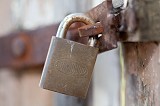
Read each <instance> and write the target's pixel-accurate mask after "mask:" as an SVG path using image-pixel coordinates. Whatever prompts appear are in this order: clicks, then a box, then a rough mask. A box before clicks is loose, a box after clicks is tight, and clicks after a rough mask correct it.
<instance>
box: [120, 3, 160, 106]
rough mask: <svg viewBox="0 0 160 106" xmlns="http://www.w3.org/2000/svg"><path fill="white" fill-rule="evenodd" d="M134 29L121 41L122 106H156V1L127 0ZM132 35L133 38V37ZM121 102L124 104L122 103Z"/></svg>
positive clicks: (159, 35) (159, 24)
mask: <svg viewBox="0 0 160 106" xmlns="http://www.w3.org/2000/svg"><path fill="white" fill-rule="evenodd" d="M130 1H132V2H133V5H132V7H133V8H134V9H135V15H136V21H137V31H136V33H134V34H129V36H130V37H131V36H132V37H133V36H134V37H135V39H132V40H131V41H136V42H141V41H145V42H143V43H133V42H132V43H123V49H122V50H123V56H124V65H125V67H124V68H122V69H123V70H125V73H124V74H125V81H126V88H125V89H126V91H125V99H123V101H122V102H124V103H125V106H160V98H159V96H160V82H159V81H160V72H159V71H160V45H159V42H154V41H160V12H159V7H160V3H159V0H130ZM134 37H133V38H134ZM123 105H124V104H123Z"/></svg>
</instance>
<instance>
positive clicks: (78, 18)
mask: <svg viewBox="0 0 160 106" xmlns="http://www.w3.org/2000/svg"><path fill="white" fill-rule="evenodd" d="M74 22H83V23H84V24H87V25H89V24H94V23H95V22H94V21H93V19H91V18H90V17H88V16H87V15H85V14H83V13H75V14H70V15H68V16H66V17H65V18H64V19H63V21H62V22H61V23H60V25H59V27H58V31H57V34H56V37H58V38H65V37H66V33H67V31H68V29H69V27H70V25H71V24H73V23H74ZM89 42H90V44H89V46H95V42H96V39H95V38H94V37H91V38H89Z"/></svg>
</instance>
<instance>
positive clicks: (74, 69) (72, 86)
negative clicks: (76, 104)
mask: <svg viewBox="0 0 160 106" xmlns="http://www.w3.org/2000/svg"><path fill="white" fill-rule="evenodd" d="M97 54H98V48H94V47H90V46H86V45H83V44H80V43H76V42H73V41H69V40H66V39H61V38H56V37H53V38H52V43H51V46H50V49H49V54H48V56H47V59H46V63H45V66H44V69H43V74H42V78H41V81H40V86H41V87H42V88H45V89H48V90H52V91H55V92H60V93H64V94H67V95H72V96H77V97H81V98H85V97H86V94H87V91H88V87H89V84H90V80H91V76H92V71H93V68H94V64H95V61H96V57H97Z"/></svg>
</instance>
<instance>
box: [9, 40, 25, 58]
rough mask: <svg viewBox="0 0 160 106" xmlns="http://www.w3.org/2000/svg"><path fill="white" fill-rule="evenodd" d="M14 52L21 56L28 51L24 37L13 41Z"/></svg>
mask: <svg viewBox="0 0 160 106" xmlns="http://www.w3.org/2000/svg"><path fill="white" fill-rule="evenodd" d="M11 46H12V52H13V54H14V55H15V56H16V57H21V56H23V55H24V53H25V51H26V45H25V43H24V41H23V39H22V38H16V39H14V40H13V43H12V45H11Z"/></svg>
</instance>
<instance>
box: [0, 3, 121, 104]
mask: <svg viewBox="0 0 160 106" xmlns="http://www.w3.org/2000/svg"><path fill="white" fill-rule="evenodd" d="M102 1H103V0H0V7H1V9H0V39H2V38H4V37H6V36H12V34H10V33H12V32H16V31H21V30H36V29H38V28H43V27H47V26H50V25H53V24H57V23H59V22H60V21H61V20H62V19H63V18H64V17H65V16H66V15H68V14H70V13H76V12H86V11H87V10H89V9H91V8H93V7H94V6H96V5H98V4H100V3H101V2H102ZM44 39H45V37H44ZM44 39H42V40H44ZM1 41H2V40H1ZM29 42H30V41H28V43H29ZM10 44H11V43H9V42H7V41H6V45H8V46H11V45H10ZM39 48H41V46H40V47H39ZM4 49H5V46H3V50H4ZM46 49H48V48H46ZM0 51H2V46H1V48H0ZM15 52H16V50H15ZM0 53H1V52H0ZM0 57H1V58H0V60H2V57H3V54H0ZM39 58H41V57H39ZM5 61H7V62H8V61H9V60H7V58H6V59H5ZM24 65H25V64H24ZM42 69H43V65H42V66H38V67H31V68H21V69H15V68H10V67H7V66H4V67H3V66H1V68H0V106H120V99H119V97H120V96H119V94H120V93H119V92H120V63H119V49H114V50H111V51H109V52H105V53H102V54H99V55H98V58H97V61H96V65H95V68H94V75H93V78H92V84H91V86H90V89H89V93H88V97H87V99H86V100H81V99H79V98H76V97H72V96H66V95H63V94H58V93H54V92H52V91H48V90H44V89H42V88H40V87H39V85H38V84H39V80H40V77H41V73H42Z"/></svg>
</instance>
